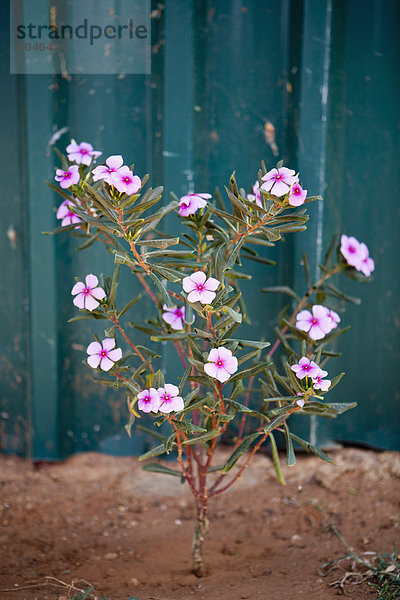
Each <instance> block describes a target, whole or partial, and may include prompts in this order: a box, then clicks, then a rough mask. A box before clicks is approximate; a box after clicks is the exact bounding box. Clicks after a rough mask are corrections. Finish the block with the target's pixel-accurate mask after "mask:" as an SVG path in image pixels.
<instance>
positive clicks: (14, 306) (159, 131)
mask: <svg viewBox="0 0 400 600" xmlns="http://www.w3.org/2000/svg"><path fill="white" fill-rule="evenodd" d="M88 4H89V5H90V2H88ZM44 5H46V2H44ZM91 7H92V8H91V9H92V10H93V11H95V2H93V3H92V4H91ZM153 8H154V11H153V17H152V74H151V75H150V76H144V75H142V76H141V75H130V76H125V77H124V78H119V77H116V76H111V75H108V76H98V75H96V76H72V77H71V78H70V80H66V79H63V78H61V77H54V78H52V77H47V76H39V75H36V76H11V75H9V74H8V60H9V56H8V13H7V6H6V3H4V2H3V3H0V13H1V14H0V23H1V25H0V26H1V27H2V36H1V40H0V43H1V46H2V47H1V57H0V58H1V82H2V91H3V94H2V99H1V100H0V102H1V109H2V110H1V121H2V129H1V131H2V134H3V135H2V139H3V143H2V144H1V153H2V155H1V164H2V166H3V181H2V186H1V203H2V210H1V229H0V256H1V261H2V269H1V271H2V277H1V278H0V293H1V298H2V302H1V312H2V325H1V346H0V385H1V399H0V435H1V449H2V450H3V451H6V452H16V453H18V454H21V455H26V456H31V457H33V458H36V459H58V458H62V457H65V456H67V455H68V454H70V453H73V452H79V451H84V450H99V451H104V452H112V453H121V454H130V453H132V454H134V453H138V452H141V451H142V450H143V449H144V448H145V447H146V445H147V443H148V441H147V439H146V438H145V437H144V436H143V435H142V434H139V433H137V434H136V433H135V435H134V436H133V438H132V439H131V440H130V439H129V438H128V437H127V436H126V434H125V433H124V430H123V425H124V423H125V420H126V409H125V406H126V404H125V398H124V397H121V396H120V395H118V394H116V393H113V391H112V390H108V389H107V390H106V389H101V388H99V387H98V386H94V384H93V383H92V382H91V378H90V373H89V371H88V370H87V369H85V368H84V367H83V365H82V364H81V361H82V358H83V357H84V356H85V353H84V349H85V348H86V345H87V343H88V340H90V338H91V337H92V333H93V332H94V331H93V326H92V325H90V327H89V326H88V325H87V326H85V325H82V322H81V323H79V324H76V323H72V324H70V325H66V320H67V319H68V318H70V317H72V316H73V315H74V309H73V306H72V302H71V296H70V289H71V285H72V283H73V277H74V276H83V275H85V274H86V273H87V272H95V273H99V272H101V271H103V272H104V271H105V270H106V269H111V268H112V267H111V264H110V262H109V257H107V256H105V254H104V253H103V252H102V251H101V249H97V248H94V247H92V248H91V249H89V250H88V251H86V252H85V253H82V254H81V253H77V252H76V251H75V249H74V245H75V244H74V242H72V241H71V240H70V239H69V238H68V236H65V237H63V236H58V237H46V236H43V235H42V234H41V232H42V231H44V230H49V229H51V228H52V227H54V226H55V225H56V219H55V213H54V207H55V206H56V205H57V202H58V199H57V198H56V197H55V195H54V194H53V193H52V192H51V191H50V190H49V189H48V188H47V186H46V185H45V181H46V179H49V178H50V179H51V178H52V176H53V173H54V170H53V169H54V164H55V163H54V156H53V153H52V152H48V151H47V143H48V141H49V139H50V137H51V136H52V134H53V133H54V131H55V130H57V129H60V128H61V127H65V126H66V127H68V128H69V131H68V134H67V135H66V136H64V137H63V138H62V139H61V140H60V147H64V146H65V145H66V143H67V141H68V139H69V138H70V137H75V138H77V139H78V140H87V141H90V142H92V143H93V145H94V146H95V147H96V148H101V149H103V150H104V153H105V156H107V155H109V154H112V153H121V154H123V155H124V156H125V157H126V158H127V160H129V161H134V162H135V170H136V171H137V172H138V173H141V174H143V173H145V172H150V173H151V178H152V183H153V184H160V183H164V184H165V186H166V189H167V190H174V191H175V193H177V194H178V195H181V194H183V193H185V192H187V191H188V189H196V190H197V191H209V190H212V189H213V188H214V186H215V185H220V186H222V185H223V184H224V183H226V181H227V180H228V177H229V175H230V173H231V171H232V170H233V169H236V171H237V175H238V179H239V181H240V183H241V184H242V185H243V186H245V187H246V186H250V185H251V184H252V183H253V181H254V179H255V175H256V172H257V169H258V168H259V162H260V159H261V158H264V159H265V161H266V163H267V164H268V165H270V166H273V165H274V164H275V163H276V161H277V160H278V159H281V158H282V159H284V160H285V163H286V164H289V165H290V166H291V167H293V168H296V169H298V170H299V171H300V172H301V176H302V181H303V182H304V184H305V186H306V188H307V189H308V190H309V191H310V192H311V191H312V192H313V193H322V194H323V195H324V197H325V201H324V203H319V204H318V205H315V206H312V207H311V213H312V215H311V219H310V221H309V229H308V231H307V232H306V233H304V234H300V235H299V236H298V237H297V238H295V237H293V238H288V239H287V241H286V242H285V244H279V245H278V246H277V248H276V249H273V252H272V253H271V252H269V253H268V256H270V257H272V258H277V259H278V260H279V261H280V262H279V267H277V268H270V267H262V266H261V265H259V266H257V267H255V266H253V263H252V264H251V265H249V271H250V272H252V274H253V281H252V282H251V283H249V284H247V285H246V289H247V291H249V292H250V302H249V303H250V308H251V309H252V311H251V312H252V314H253V315H254V318H253V323H252V325H251V326H250V328H251V329H253V331H256V332H257V334H258V333H259V331H260V330H262V332H263V335H265V337H266V339H272V338H273V333H272V327H273V321H274V316H275V315H276V312H277V310H278V309H279V308H280V307H281V306H282V302H283V300H282V299H280V298H279V297H278V296H275V295H273V296H271V297H269V296H267V295H265V296H263V297H262V299H261V302H260V300H258V301H256V300H252V298H254V294H251V290H252V289H254V290H256V289H258V288H260V287H264V286H267V285H274V284H276V283H284V282H285V283H288V282H289V283H292V285H293V286H294V287H295V288H296V289H297V290H298V291H299V292H300V293H301V292H302V291H303V289H304V281H303V278H302V269H301V265H300V261H301V255H302V253H303V252H304V250H307V251H308V252H309V256H310V259H311V263H312V269H314V270H315V268H316V265H317V264H318V262H319V260H320V257H321V252H322V249H323V247H324V246H325V245H326V244H327V243H328V242H329V239H330V236H331V234H332V233H333V232H334V231H336V230H343V231H345V232H346V233H348V234H353V235H355V236H356V237H358V238H360V239H363V240H365V241H366V242H367V243H368V245H369V246H370V248H371V253H372V255H373V256H374V257H375V258H376V272H375V277H374V281H373V282H372V283H371V284H369V285H366V286H361V289H360V286H358V285H356V284H354V283H352V282H348V283H346V290H347V291H348V292H349V293H351V294H352V295H361V296H362V298H363V304H362V306H361V307H350V308H347V311H346V313H345V316H344V319H343V321H344V322H346V323H347V320H348V321H349V322H351V324H352V330H351V332H350V333H349V334H347V339H346V341H345V342H344V344H342V348H341V349H342V351H343V357H342V358H341V359H340V361H338V362H336V363H335V366H334V367H333V364H334V363H333V362H332V367H331V369H333V368H334V369H335V370H337V372H339V371H340V370H344V371H346V377H345V379H344V380H343V382H342V383H341V384H340V386H338V387H337V388H336V389H335V391H334V392H332V394H331V395H330V398H332V399H336V400H344V401H349V400H351V401H353V400H356V401H357V402H359V407H358V408H357V409H356V410H354V411H351V412H349V413H346V414H345V415H343V416H342V417H340V419H339V420H338V421H337V422H331V421H328V422H327V421H323V420H317V419H314V420H313V421H312V422H311V425H310V422H309V420H308V419H307V421H306V420H305V419H301V418H300V417H299V418H298V423H296V427H297V429H298V431H299V432H300V434H301V433H303V434H304V435H310V436H311V440H312V442H313V443H316V442H320V443H325V444H327V443H330V442H331V441H334V440H342V441H349V442H357V443H362V444H368V445H371V446H374V447H379V448H392V449H399V448H400V417H399V414H400V399H399V392H398V367H397V365H398V363H399V344H398V340H399V335H398V330H399V323H400V318H399V317H400V315H399V303H398V299H399V278H398V268H397V267H396V257H397V254H398V251H399V237H398V231H399V205H398V200H397V197H396V192H397V190H398V189H399V183H400V182H399V179H400V174H399V170H398V164H399V158H400V157H399V149H400V140H399V118H398V111H397V106H396V103H397V98H398V97H399V85H400V75H399V73H400V69H399V66H400V52H399V37H398V34H397V27H398V16H399V15H398V13H399V4H398V2H397V1H395V0H385V2H381V1H380V0H367V1H362V2H361V0H348V1H347V2H341V1H339V0H337V1H334V0H304V1H300V0H297V1H296V0H293V1H292V2H290V1H289V0H286V1H278V0H275V1H274V0H268V1H265V0H249V1H248V2H244V1H242V2H240V1H228V0H218V2H216V1H215V0H214V2H211V1H205V0H203V1H198V0H192V1H190V0H168V2H167V3H166V4H165V6H164V9H162V8H161V9H160V7H159V6H158V4H154V7H153ZM88 17H90V14H89V15H88ZM265 121H269V122H271V123H273V125H274V127H275V133H276V144H277V146H278V148H279V156H275V155H274V153H273V149H272V148H271V147H270V146H269V145H268V144H267V143H266V140H265V137H264V134H263V130H264V123H265ZM172 223H173V220H172V219H171V225H172ZM13 231H15V233H16V236H14V235H13ZM14 237H15V239H14ZM316 240H317V244H316V243H315V241H316ZM136 288H137V286H136V283H135V281H134V280H133V278H132V277H129V274H127V273H124V274H123V282H122V285H121V289H122V290H123V293H124V294H125V295H126V297H128V296H129V295H131V294H134V293H135V292H136V291H137V289H136ZM143 310H144V311H145V312H146V311H147V314H148V316H150V314H151V307H150V305H144V308H143ZM144 316H146V315H144ZM83 323H85V322H83ZM98 332H101V328H99V329H98ZM137 337H138V341H139V343H140V336H139V335H138V336H137ZM163 366H164V368H166V369H168V370H173V369H174V368H175V367H174V364H173V362H172V360H171V358H170V357H169V356H167V355H165V356H164V357H163ZM333 396H335V398H333Z"/></svg>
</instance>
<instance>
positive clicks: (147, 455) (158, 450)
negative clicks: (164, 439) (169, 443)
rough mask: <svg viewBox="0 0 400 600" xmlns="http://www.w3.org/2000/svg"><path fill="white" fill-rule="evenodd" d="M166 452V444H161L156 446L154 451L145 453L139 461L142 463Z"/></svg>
mask: <svg viewBox="0 0 400 600" xmlns="http://www.w3.org/2000/svg"><path fill="white" fill-rule="evenodd" d="M164 452H165V446H164V444H160V445H159V446H156V447H155V448H153V449H152V450H149V451H148V452H145V453H144V454H142V455H141V456H139V458H138V461H140V462H141V461H142V460H147V459H148V458H153V457H154V456H160V454H164Z"/></svg>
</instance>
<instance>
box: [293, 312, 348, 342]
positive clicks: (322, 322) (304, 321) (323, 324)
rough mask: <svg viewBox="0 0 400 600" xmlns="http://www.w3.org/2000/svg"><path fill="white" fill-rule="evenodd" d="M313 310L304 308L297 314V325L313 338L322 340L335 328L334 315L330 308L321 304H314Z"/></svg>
mask: <svg viewBox="0 0 400 600" xmlns="http://www.w3.org/2000/svg"><path fill="white" fill-rule="evenodd" d="M311 310H312V312H310V311H309V310H302V311H300V312H299V313H298V314H297V316H296V327H297V329H300V331H305V332H307V333H308V335H309V336H310V338H311V339H312V340H322V338H323V337H325V336H326V334H327V333H329V332H330V331H331V330H332V328H333V325H332V317H331V316H330V315H329V309H328V308H326V306H322V305H321V304H314V306H313V307H312V309H311ZM335 315H336V313H335ZM336 316H338V315H336ZM339 320H340V319H339ZM335 327H336V325H335Z"/></svg>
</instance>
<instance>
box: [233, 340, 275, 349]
mask: <svg viewBox="0 0 400 600" xmlns="http://www.w3.org/2000/svg"><path fill="white" fill-rule="evenodd" d="M224 340H225V342H239V344H240V345H241V346H247V347H250V348H259V349H260V350H264V348H268V346H270V345H271V344H270V342H258V341H256V340H240V339H239V340H233V339H226V338H224Z"/></svg>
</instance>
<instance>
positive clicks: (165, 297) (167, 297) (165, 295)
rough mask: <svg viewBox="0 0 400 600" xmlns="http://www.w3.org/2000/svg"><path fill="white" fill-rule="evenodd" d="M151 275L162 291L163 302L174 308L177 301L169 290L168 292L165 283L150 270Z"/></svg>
mask: <svg viewBox="0 0 400 600" xmlns="http://www.w3.org/2000/svg"><path fill="white" fill-rule="evenodd" d="M149 276H150V278H151V279H152V280H153V281H154V283H155V285H156V287H157V288H158V290H159V291H160V293H161V296H162V299H163V302H164V303H165V304H166V305H167V306H168V308H174V306H175V303H174V301H173V300H172V298H171V296H170V295H169V294H168V292H167V290H166V288H165V287H164V285H163V283H162V282H161V281H160V280H159V279H158V277H157V276H156V275H154V273H152V272H151V271H150V272H149Z"/></svg>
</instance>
